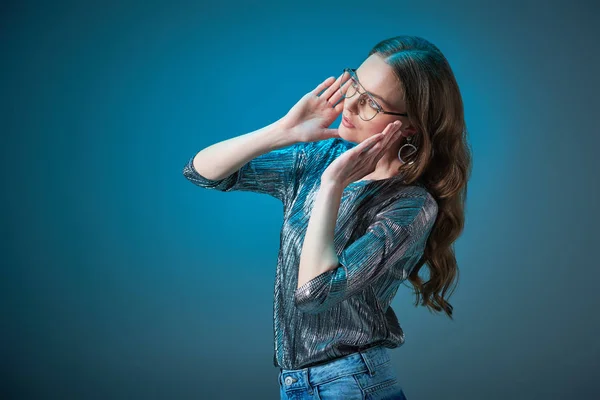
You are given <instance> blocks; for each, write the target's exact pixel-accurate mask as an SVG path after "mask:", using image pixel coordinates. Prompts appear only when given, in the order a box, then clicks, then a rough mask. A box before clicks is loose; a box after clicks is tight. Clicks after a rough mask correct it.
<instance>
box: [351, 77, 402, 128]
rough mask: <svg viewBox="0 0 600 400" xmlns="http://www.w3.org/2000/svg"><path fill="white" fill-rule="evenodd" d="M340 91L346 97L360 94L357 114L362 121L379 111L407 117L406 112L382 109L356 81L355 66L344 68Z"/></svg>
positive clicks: (372, 116)
mask: <svg viewBox="0 0 600 400" xmlns="http://www.w3.org/2000/svg"><path fill="white" fill-rule="evenodd" d="M359 86H360V87H361V88H362V90H363V91H362V93H361V92H359V89H358V88H359ZM340 92H341V93H342V96H343V97H344V98H346V99H348V98H350V97H352V96H354V95H355V94H356V93H359V94H360V98H359V102H358V116H359V117H360V119H362V120H363V121H370V120H372V119H373V118H375V116H376V115H377V114H379V113H382V114H391V115H402V116H404V117H408V114H406V113H396V112H391V111H384V110H383V108H382V107H381V106H380V105H379V104H378V103H377V101H375V99H374V98H373V95H372V94H371V93H369V92H367V91H366V90H365V88H364V87H363V86H362V85H361V83H360V82H359V81H358V77H357V76H356V68H344V72H343V73H342V79H341V80H340ZM365 97H368V101H366V99H365Z"/></svg>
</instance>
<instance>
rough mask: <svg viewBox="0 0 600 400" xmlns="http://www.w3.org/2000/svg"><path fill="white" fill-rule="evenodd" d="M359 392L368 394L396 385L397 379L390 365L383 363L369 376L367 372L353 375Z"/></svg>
mask: <svg viewBox="0 0 600 400" xmlns="http://www.w3.org/2000/svg"><path fill="white" fill-rule="evenodd" d="M353 377H354V379H355V380H356V382H357V383H358V385H359V386H360V388H361V390H362V391H363V392H364V393H366V394H368V393H374V392H377V391H379V390H383V389H386V388H388V387H390V386H393V385H398V386H399V384H398V377H397V376H396V372H395V370H394V368H393V367H392V365H391V363H390V362H389V361H388V362H385V363H383V364H380V365H378V366H377V368H376V369H375V373H374V374H373V375H372V376H371V375H370V374H369V372H368V371H364V372H359V373H356V374H354V375H353Z"/></svg>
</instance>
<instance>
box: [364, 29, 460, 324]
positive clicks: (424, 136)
mask: <svg viewBox="0 0 600 400" xmlns="http://www.w3.org/2000/svg"><path fill="white" fill-rule="evenodd" d="M375 53H377V54H378V55H379V56H380V57H382V59H383V60H384V61H385V62H386V63H388V64H389V65H390V66H391V67H393V69H394V72H395V74H396V76H397V78H398V80H399V84H400V86H401V88H402V91H403V95H404V101H405V103H406V112H407V113H408V117H407V118H408V119H409V121H410V124H411V125H412V126H413V127H415V129H416V130H417V132H416V133H415V134H414V135H413V136H411V142H410V143H411V144H412V145H414V146H416V147H417V149H418V150H417V152H416V153H414V154H413V158H411V161H412V160H414V162H413V163H411V164H409V163H405V164H403V165H402V166H401V167H400V169H399V172H400V173H402V175H403V177H404V179H405V182H406V183H407V184H411V183H413V182H415V181H417V180H418V181H420V182H421V183H422V184H423V185H424V186H425V188H426V189H427V191H428V192H429V193H430V194H431V195H432V196H433V197H434V198H435V200H436V202H437V204H438V215H437V218H436V221H435V224H434V226H433V228H432V231H431V233H430V235H429V238H428V239H427V244H426V247H425V252H424V254H423V257H422V258H421V259H420V260H419V262H418V263H417V264H416V266H415V267H414V269H413V270H412V272H411V273H410V275H409V277H408V281H409V282H410V283H412V284H413V286H414V287H415V290H416V291H415V292H414V294H415V295H416V298H417V300H416V303H415V306H418V305H419V301H420V296H421V295H422V296H423V300H422V302H421V305H423V306H425V307H428V308H429V309H430V311H431V309H433V310H435V311H437V312H440V311H442V310H443V311H444V312H445V313H446V314H447V315H448V317H450V319H453V318H452V305H451V304H450V303H448V301H447V300H446V299H444V296H447V297H449V296H451V295H452V293H453V292H454V289H455V288H456V285H457V284H458V265H457V263H456V257H455V255H454V249H453V247H452V243H453V242H454V241H455V240H456V239H457V238H458V236H459V235H460V233H461V232H462V231H463V228H464V221H465V210H464V209H465V202H466V196H467V180H468V178H469V176H470V174H471V152H470V149H469V147H468V143H467V130H466V124H465V120H464V112H463V102H462V98H461V95H460V91H459V88H458V84H457V83H456V79H455V77H454V73H453V72H452V70H451V68H450V65H449V64H448V61H447V60H446V58H445V57H444V55H442V53H441V51H440V50H439V49H438V48H437V47H436V46H435V45H433V44H432V43H430V42H428V41H427V40H425V39H423V38H421V37H417V36H396V37H393V38H389V39H386V40H383V41H381V42H379V43H378V44H376V45H375V46H374V47H373V49H372V50H371V51H370V52H369V56H370V55H372V54H375ZM403 159H404V157H403ZM425 264H427V265H428V267H429V271H430V274H429V280H428V281H427V282H423V280H422V279H421V278H420V277H419V270H420V269H421V267H422V266H423V265H425ZM453 282H454V285H453ZM450 288H452V289H451V290H450V291H449V289H450Z"/></svg>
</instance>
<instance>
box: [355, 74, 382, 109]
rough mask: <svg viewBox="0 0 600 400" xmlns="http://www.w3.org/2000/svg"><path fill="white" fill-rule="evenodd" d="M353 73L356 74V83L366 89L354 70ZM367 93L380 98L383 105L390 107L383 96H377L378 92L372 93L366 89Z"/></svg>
mask: <svg viewBox="0 0 600 400" xmlns="http://www.w3.org/2000/svg"><path fill="white" fill-rule="evenodd" d="M354 74H355V75H356V79H357V80H358V83H360V85H361V86H362V87H363V89H365V90H366V88H365V87H364V86H363V84H362V82H361V81H360V79H359V78H358V73H357V72H356V71H354ZM367 93H369V94H370V95H371V96H373V97H375V98H377V99H379V100H381V102H382V103H383V104H384V105H385V106H387V107H391V106H390V104H389V103H388V102H387V101H385V99H384V98H383V97H381V96H379V95H378V94H375V93H373V92H370V91H368V90H367Z"/></svg>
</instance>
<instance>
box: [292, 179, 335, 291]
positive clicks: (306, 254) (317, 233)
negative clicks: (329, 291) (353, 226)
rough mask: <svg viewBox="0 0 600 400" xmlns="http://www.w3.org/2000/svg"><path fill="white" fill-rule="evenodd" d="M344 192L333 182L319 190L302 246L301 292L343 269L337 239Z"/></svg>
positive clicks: (327, 183)
mask: <svg viewBox="0 0 600 400" xmlns="http://www.w3.org/2000/svg"><path fill="white" fill-rule="evenodd" d="M343 191H344V187H343V186H342V185H339V184H335V183H329V182H323V184H322V185H321V187H320V188H319V192H318V193H317V197H316V199H315V203H314V206H313V209H312V211H311V214H310V219H309V221H308V227H307V228H306V235H305V236H304V242H303V243H302V252H301V255H300V266H299V271H298V284H297V287H298V288H299V287H301V286H302V285H304V284H305V283H306V282H308V281H310V280H311V279H313V278H315V277H316V276H319V275H321V274H322V273H324V272H326V271H329V270H332V269H336V268H337V267H338V265H339V260H338V257H337V254H336V252H335V247H334V245H333V237H334V234H335V225H336V221H337V217H338V210H339V208H340V202H341V197H342V193H343Z"/></svg>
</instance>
